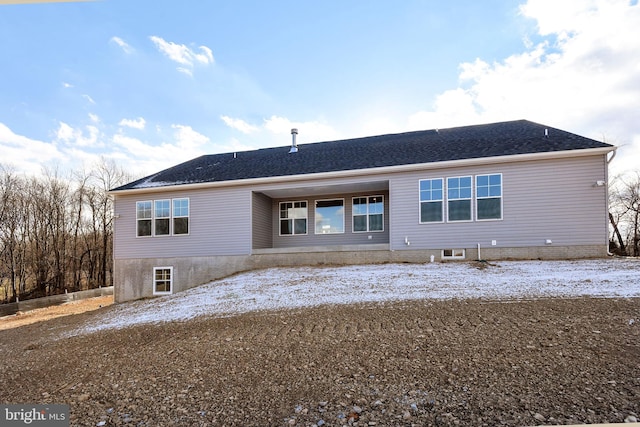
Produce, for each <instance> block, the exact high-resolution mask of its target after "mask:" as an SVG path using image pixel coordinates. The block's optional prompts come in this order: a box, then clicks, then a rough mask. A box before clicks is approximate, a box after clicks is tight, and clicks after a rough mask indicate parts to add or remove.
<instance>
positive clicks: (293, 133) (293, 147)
mask: <svg viewBox="0 0 640 427" xmlns="http://www.w3.org/2000/svg"><path fill="white" fill-rule="evenodd" d="M296 135H298V129H295V128H294V129H291V149H290V150H289V153H297V152H298V143H297V142H296Z"/></svg>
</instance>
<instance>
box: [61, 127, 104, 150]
mask: <svg viewBox="0 0 640 427" xmlns="http://www.w3.org/2000/svg"><path fill="white" fill-rule="evenodd" d="M85 130H86V132H87V133H88V135H86V136H85V132H84V130H83V129H80V128H75V129H74V128H73V127H71V126H69V125H68V124H67V123H64V122H60V125H59V126H58V130H57V131H56V141H58V142H62V143H64V144H66V145H73V146H77V147H100V146H102V143H100V141H99V136H100V130H99V129H98V128H97V127H96V126H93V125H88V126H85Z"/></svg>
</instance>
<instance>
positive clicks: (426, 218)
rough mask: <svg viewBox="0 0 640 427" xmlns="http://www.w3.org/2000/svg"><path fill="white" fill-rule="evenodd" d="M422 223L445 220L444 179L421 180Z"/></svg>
mask: <svg viewBox="0 0 640 427" xmlns="http://www.w3.org/2000/svg"><path fill="white" fill-rule="evenodd" d="M419 185H420V223H421V224H422V223H429V222H443V221H444V180H443V179H442V178H434V179H421V180H420V184H419Z"/></svg>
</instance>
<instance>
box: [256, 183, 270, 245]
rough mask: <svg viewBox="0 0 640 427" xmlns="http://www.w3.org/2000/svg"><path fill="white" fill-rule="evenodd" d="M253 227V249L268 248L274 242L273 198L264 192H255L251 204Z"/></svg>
mask: <svg viewBox="0 0 640 427" xmlns="http://www.w3.org/2000/svg"><path fill="white" fill-rule="evenodd" d="M251 215H252V218H251V222H252V228H253V249H267V248H270V247H271V242H272V232H273V231H272V228H273V227H272V223H273V221H272V216H273V210H272V203H271V198H269V197H267V196H265V195H264V194H262V193H253V196H252V206H251Z"/></svg>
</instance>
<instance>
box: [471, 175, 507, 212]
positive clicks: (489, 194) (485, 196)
mask: <svg viewBox="0 0 640 427" xmlns="http://www.w3.org/2000/svg"><path fill="white" fill-rule="evenodd" d="M476 219H477V220H478V221H482V220H491V219H502V174H499V173H497V174H493V175H478V176H476Z"/></svg>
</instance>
